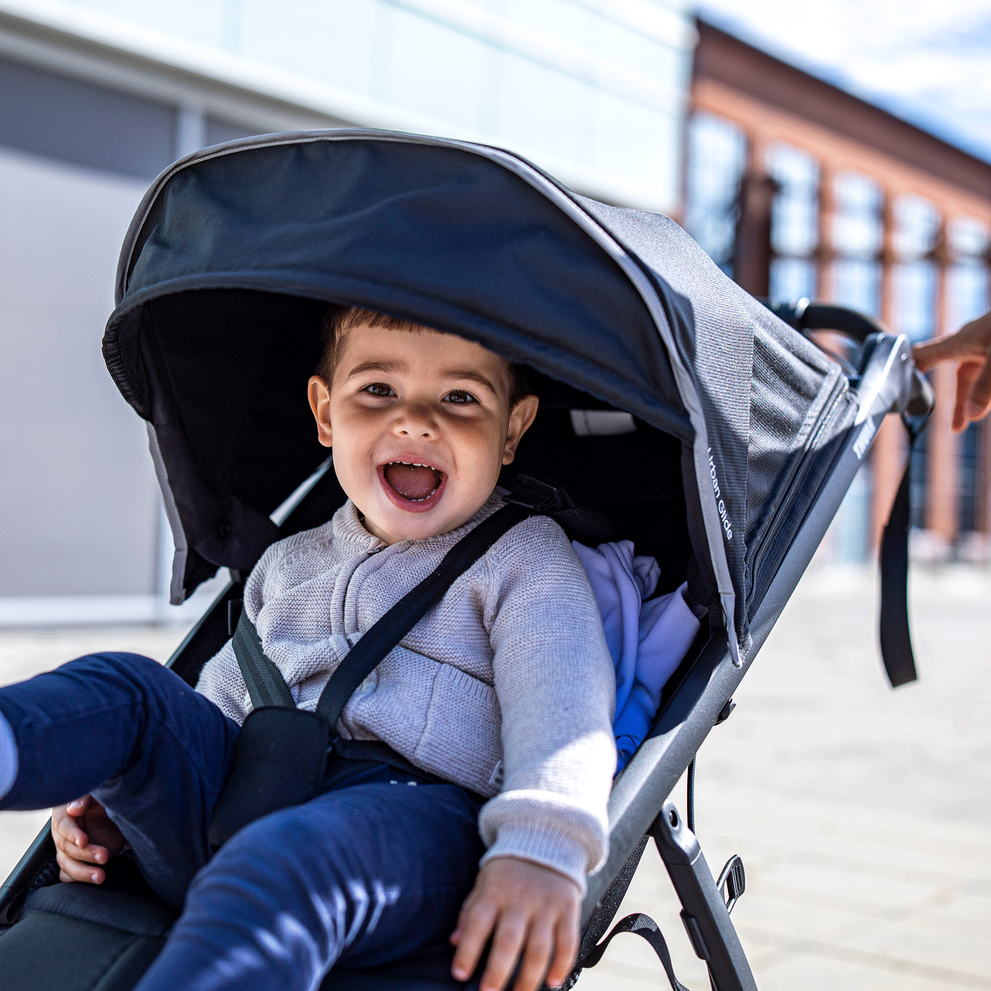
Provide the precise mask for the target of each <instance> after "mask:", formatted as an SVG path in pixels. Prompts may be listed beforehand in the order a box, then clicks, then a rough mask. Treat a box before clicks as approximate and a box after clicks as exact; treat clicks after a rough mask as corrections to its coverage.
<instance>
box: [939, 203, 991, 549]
mask: <svg viewBox="0 0 991 991" xmlns="http://www.w3.org/2000/svg"><path fill="white" fill-rule="evenodd" d="M947 240H948V242H949V245H948V246H949V249H950V256H951V259H952V260H951V264H950V267H949V269H948V271H947V273H946V276H947V289H946V294H947V311H948V312H947V317H948V329H955V328H957V327H959V326H961V325H962V324H964V323H966V322H967V321H968V320H973V319H974V318H975V317H978V316H980V315H981V314H982V313H986V312H987V311H988V309H989V308H991V299H989V281H991V280H989V274H988V257H989V249H991V233H989V231H988V228H987V227H985V226H984V225H983V224H981V223H979V222H978V221H976V220H973V219H971V218H968V217H959V218H956V219H955V220H954V221H953V222H952V223H950V224H949V225H948V230H947ZM987 431H988V425H987V422H986V421H982V422H980V423H972V424H970V425H969V426H968V427H967V429H966V430H965V431H964V433H963V435H962V437H961V438H960V451H959V459H960V475H959V484H958V489H957V491H958V504H957V515H958V520H959V530H960V533H961V534H962V535H966V534H968V533H972V532H974V531H977V530H984V531H986V530H987V529H988V528H989V526H991V507H989V506H988V492H987V491H986V486H985V484H984V483H983V479H982V476H985V477H986V476H987V474H988V466H987V464H986V458H987V455H986V453H985V452H986V451H987ZM982 500H983V505H982Z"/></svg>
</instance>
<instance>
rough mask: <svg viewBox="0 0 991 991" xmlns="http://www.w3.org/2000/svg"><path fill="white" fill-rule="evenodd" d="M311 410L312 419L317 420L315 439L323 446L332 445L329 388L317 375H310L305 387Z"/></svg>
mask: <svg viewBox="0 0 991 991" xmlns="http://www.w3.org/2000/svg"><path fill="white" fill-rule="evenodd" d="M306 393H307V397H308V398H309V400H310V409H311V410H313V419H314V420H316V421H317V440H319V441H320V443H321V444H323V446H324V447H333V446H334V440H333V433H332V431H331V426H330V389H328V388H327V383H326V382H324V380H323V379H322V378H321V377H320V376H319V375H313V376H311V377H310V381H309V384H308V385H307V389H306Z"/></svg>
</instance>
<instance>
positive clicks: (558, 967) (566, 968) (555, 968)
mask: <svg viewBox="0 0 991 991" xmlns="http://www.w3.org/2000/svg"><path fill="white" fill-rule="evenodd" d="M577 958H578V925H577V919H572V918H567V917H566V918H561V919H559V920H558V923H557V926H556V928H555V939H554V959H553V960H552V961H551V966H550V969H549V970H548V971H547V977H546V981H547V983H548V984H549V985H550V986H551V987H552V988H556V987H559V986H560V985H561V984H563V983H564V980H565V978H566V977H567V976H568V974H570V973H571V970H572V968H573V967H574V966H575V960H576V959H577Z"/></svg>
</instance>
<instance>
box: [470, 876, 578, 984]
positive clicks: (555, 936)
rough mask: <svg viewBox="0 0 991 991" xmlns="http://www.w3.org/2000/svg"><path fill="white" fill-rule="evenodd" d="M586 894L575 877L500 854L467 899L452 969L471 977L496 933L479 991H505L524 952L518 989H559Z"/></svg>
mask: <svg viewBox="0 0 991 991" xmlns="http://www.w3.org/2000/svg"><path fill="white" fill-rule="evenodd" d="M580 911H581V892H580V891H579V890H578V885H577V884H575V882H574V881H572V880H571V879H570V878H567V877H565V876H564V875H563V874H559V873H558V872H557V871H554V870H551V869H550V868H549V867H542V866H540V865H539V864H534V863H531V862H530V861H528V860H519V859H517V858H516V857H494V858H493V859H492V860H490V861H488V862H487V863H486V864H485V866H484V867H483V868H482V869H481V871H480V872H479V875H478V879H477V880H476V881H475V887H474V888H473V889H472V892H471V894H470V895H469V896H468V897H467V898H466V899H465V903H464V905H463V906H462V908H461V915H460V916H459V918H458V927H457V929H455V930H454V932H453V933H452V935H451V942H452V943H453V944H454V945H455V946H456V947H457V948H458V949H457V952H456V953H455V954H454V963H453V965H452V967H451V973H452V974H453V975H454V977H455V979H456V980H459V981H466V980H467V979H468V978H469V977H470V976H471V974H472V973H473V972H474V970H475V966H476V965H477V963H478V959H479V957H480V956H481V953H482V948H483V947H484V946H485V941H486V940H487V939H488V938H489V936H490V935H493V934H494V935H493V939H492V948H491V949H490V951H489V959H488V963H487V964H486V967H485V973H484V974H483V975H482V980H481V983H480V985H479V991H502V988H503V987H505V985H506V982H507V981H508V980H509V977H510V975H511V974H512V973H513V968H514V967H515V965H516V961H517V959H519V957H520V953H521V952H522V954H523V957H522V962H521V965H520V973H519V977H518V978H517V981H516V985H515V991H536V989H537V988H539V987H540V985H541V982H542V981H545V980H546V982H547V983H548V984H549V985H550V986H551V987H558V986H559V985H560V984H562V983H563V982H564V979H565V978H566V977H567V976H568V974H569V973H570V972H571V968H572V967H573V966H574V963H575V957H576V956H577V953H578V919H579V913H580Z"/></svg>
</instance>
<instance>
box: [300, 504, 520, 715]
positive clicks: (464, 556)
mask: <svg viewBox="0 0 991 991" xmlns="http://www.w3.org/2000/svg"><path fill="white" fill-rule="evenodd" d="M534 512H535V510H534V509H532V508H529V507H524V506H518V505H509V506H503V507H502V509H500V510H498V511H497V512H495V513H493V514H492V515H491V516H489V517H488V518H487V519H485V520H482V522H481V523H479V524H478V526H476V527H475V528H474V529H472V530H469V531H468V533H466V534H465V536H463V537H462V538H461V539H460V540H459V541H458V542H457V543H456V544H455V545H454V546H453V547H452V548H451V549H450V550H449V551H448V552H447V553H446V554H445V555H444V558H443V560H442V561H441V562H440V564H438V565H437V567H436V568H435V569H434V570H433V571H431V572H430V574H429V575H427V577H426V578H424V579H423V581H422V582H420V584H419V585H416V586H415V587H414V588H412V589H410V591H408V592H407V593H406V594H405V595H404V596H403V597H402V598H401V599H400V600H399V601H398V602H397V603H396V604H395V605H394V606H393V607H392V608H391V609H390V610H389V611H388V612H387V613H386V614H385V615H384V616H383V617H382V618H381V619H380V620H379V621H378V622H377V623H375V624H374V625H373V626H372V627H371V629H370V630H368V632H367V633H365V634H364V635H363V636H362V638H361V639H360V640H359V641H358V642H357V643H356V644H355V645H354V646H353V647H352V648H351V650H350V651H349V652H348V655H347V657H345V658H344V660H343V661H341V663H340V665H339V666H338V668H337V670H336V671H335V672H334V673H333V675H332V676H331V679H330V681H328V682H327V687H326V688H325V689H324V690H323V693H322V694H321V696H320V701H319V702H317V710H316V711H317V712H318V713H319V714H320V715H321V716H323V718H324V719H325V720H326V721H327V724H328V725H329V726H330V727H331V729H333V727H334V726H335V725H336V724H337V720H338V719H340V717H341V712H342V711H343V710H344V706H345V705H346V704H347V701H348V699H349V698H351V695H352V694H353V693H354V691H355V689H356V688H357V687H358V686H359V685H360V684H361V683H362V682H363V681H364V680H365V678H367V677H368V676H369V675H370V674H371V673H372V671H373V670H374V669H375V668H376V666H377V665H378V664H379V662H380V661H382V659H383V658H384V657H385V656H386V654H388V653H389V651H390V650H392V648H393V647H395V646H396V644H397V643H399V641H400V640H402V638H403V637H404V636H406V634H407V633H409V631H410V630H411V629H413V627H414V626H415V625H416V623H417V621H418V620H419V619H420V618H421V617H422V616H423V615H425V614H426V612H427V611H428V610H429V609H431V608H433V606H435V605H437V603H438V602H440V600H441V599H442V598H444V594H445V593H446V592H447V590H448V589H449V588H450V587H451V585H453V584H454V582H455V581H456V580H457V579H458V578H459V577H460V576H461V575H463V574H464V573H465V572H466V571H467V570H468V569H469V568H470V567H471V566H472V565H473V564H474V563H475V562H476V561H477V560H478V559H479V558H480V557H481V556H482V555H483V554H484V553H485V552H486V551H487V550H488V549H489V548H490V547H491V546H492V545H493V544H494V543H495V542H496V541H497V540H498V539H499V538H500V537H501V536H502V535H503V534H505V533H507V532H508V531H509V530H511V529H512V528H513V527H514V526H516V524H517V523H521V522H522V521H523V520H525V519H526V518H527V517H529V516H533V515H534Z"/></svg>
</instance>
